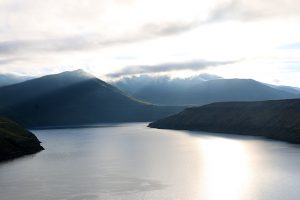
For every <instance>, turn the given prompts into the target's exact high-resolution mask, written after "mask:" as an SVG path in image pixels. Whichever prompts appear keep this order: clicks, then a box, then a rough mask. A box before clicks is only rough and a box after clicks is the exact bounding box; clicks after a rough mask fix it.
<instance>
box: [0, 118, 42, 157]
mask: <svg viewBox="0 0 300 200" xmlns="http://www.w3.org/2000/svg"><path fill="white" fill-rule="evenodd" d="M43 149H44V148H43V147H42V146H41V145H40V141H39V140H38V139H37V137H36V136H35V135H34V134H33V133H31V132H29V131H27V130H25V129H24V128H22V127H21V126H19V125H18V124H16V123H14V122H12V121H10V120H7V119H4V118H0V161H3V160H7V159H11V158H15V157H19V156H23V155H26V154H32V153H36V152H39V151H41V150H43Z"/></svg>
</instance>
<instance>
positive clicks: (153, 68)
mask: <svg viewBox="0 0 300 200" xmlns="http://www.w3.org/2000/svg"><path fill="white" fill-rule="evenodd" d="M236 62H237V61H205V60H193V61H188V62H180V63H163V64H158V65H134V66H127V67H125V68H123V69H122V70H120V71H117V72H114V73H110V74H107V76H108V77H111V78H118V77H121V76H126V75H137V74H148V73H160V72H170V71H178V70H193V71H197V70H202V69H207V68H209V67H214V66H219V65H227V64H233V63H236Z"/></svg>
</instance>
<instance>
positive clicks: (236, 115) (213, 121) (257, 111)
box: [149, 99, 300, 144]
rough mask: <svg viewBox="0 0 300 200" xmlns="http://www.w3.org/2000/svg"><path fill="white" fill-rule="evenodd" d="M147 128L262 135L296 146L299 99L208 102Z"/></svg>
mask: <svg viewBox="0 0 300 200" xmlns="http://www.w3.org/2000/svg"><path fill="white" fill-rule="evenodd" d="M149 127H151V128H159V129H178V130H199V131H210V132H221V133H230V134H241V135H253V136H264V137H266V138H270V139H276V140H282V141H287V142H290V143H297V144H299V143H300V99H291V100H273V101H259V102H225V103H212V104H208V105H205V106H200V107H192V108H187V109H185V110H184V111H182V112H180V113H178V114H175V115H171V116H169V117H167V118H164V119H160V120H157V121H155V122H152V123H150V124H149Z"/></svg>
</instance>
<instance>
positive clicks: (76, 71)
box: [60, 69, 94, 78]
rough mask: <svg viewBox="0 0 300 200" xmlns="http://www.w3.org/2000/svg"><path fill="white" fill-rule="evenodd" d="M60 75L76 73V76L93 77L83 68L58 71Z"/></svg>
mask: <svg viewBox="0 0 300 200" xmlns="http://www.w3.org/2000/svg"><path fill="white" fill-rule="evenodd" d="M60 74H61V75H76V76H82V77H90V78H91V77H94V76H93V75H92V74H90V73H88V72H86V71H84V70H83V69H77V70H73V71H65V72H62V73H60Z"/></svg>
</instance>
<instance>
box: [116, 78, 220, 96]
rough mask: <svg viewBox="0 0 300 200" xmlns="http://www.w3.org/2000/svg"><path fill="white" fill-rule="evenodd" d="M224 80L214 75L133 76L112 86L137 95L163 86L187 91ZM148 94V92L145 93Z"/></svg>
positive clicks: (167, 88)
mask: <svg viewBox="0 0 300 200" xmlns="http://www.w3.org/2000/svg"><path fill="white" fill-rule="evenodd" d="M215 79H222V77H220V76H216V75H212V74H200V75H197V76H192V77H189V78H174V79H171V78H170V77H169V76H148V75H141V76H132V77H125V78H122V79H120V80H118V81H115V82H113V83H112V84H113V85H115V86H116V87H118V88H119V89H121V90H123V91H125V92H126V93H128V94H131V95H135V94H137V93H141V92H143V91H145V90H146V89H147V88H148V87H150V86H151V87H153V88H157V89H159V88H160V87H161V86H162V87H163V88H164V89H165V90H174V88H178V87H179V88H182V89H187V88H189V87H191V86H195V85H198V84H200V83H203V82H204V81H208V80H215ZM145 92H146V91H145Z"/></svg>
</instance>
